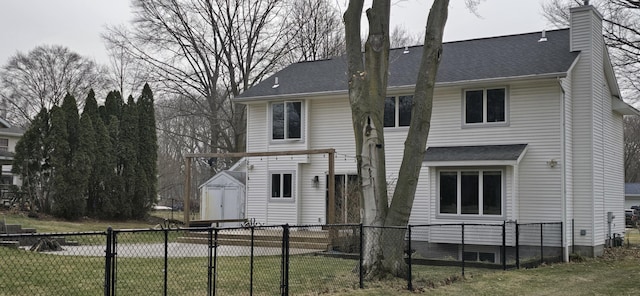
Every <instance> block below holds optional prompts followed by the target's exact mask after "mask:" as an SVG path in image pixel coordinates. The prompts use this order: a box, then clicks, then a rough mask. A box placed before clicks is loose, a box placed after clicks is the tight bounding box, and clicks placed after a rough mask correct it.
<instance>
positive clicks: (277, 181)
mask: <svg viewBox="0 0 640 296" xmlns="http://www.w3.org/2000/svg"><path fill="white" fill-rule="evenodd" d="M271 198H273V199H291V198H293V173H272V174H271Z"/></svg>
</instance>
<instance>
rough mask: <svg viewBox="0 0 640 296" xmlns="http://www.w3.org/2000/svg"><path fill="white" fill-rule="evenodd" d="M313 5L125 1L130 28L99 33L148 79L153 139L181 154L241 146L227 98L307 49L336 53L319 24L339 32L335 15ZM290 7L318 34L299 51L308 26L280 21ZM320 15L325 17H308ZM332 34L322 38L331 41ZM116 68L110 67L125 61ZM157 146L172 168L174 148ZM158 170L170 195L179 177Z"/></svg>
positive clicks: (237, 116) (240, 120) (241, 132)
mask: <svg viewBox="0 0 640 296" xmlns="http://www.w3.org/2000/svg"><path fill="white" fill-rule="evenodd" d="M317 2H318V1H306V2H304V4H305V5H316V4H317ZM320 2H323V4H322V5H319V4H318V5H316V6H314V7H313V9H311V8H309V9H311V10H309V9H306V8H301V7H300V6H301V5H300V2H299V1H297V0H260V1H253V0H226V1H213V0H133V7H134V13H135V16H136V18H135V21H134V23H133V25H132V27H131V28H128V29H127V28H121V27H120V28H109V29H108V32H107V33H105V34H104V35H103V37H104V40H105V42H106V43H107V45H108V46H110V48H112V49H114V51H113V52H114V53H115V54H114V56H115V57H120V55H123V56H127V57H132V58H133V59H134V64H132V65H135V66H134V67H132V68H129V70H127V71H131V70H132V69H133V68H136V69H141V68H142V69H143V70H142V71H140V72H142V73H145V74H146V75H147V76H146V77H145V79H146V80H147V81H149V82H150V83H152V84H154V89H155V90H156V92H155V94H156V98H157V99H156V105H157V109H156V110H157V111H158V116H157V119H158V123H159V124H158V128H159V134H158V137H159V141H160V142H161V143H162V142H166V143H180V144H181V145H180V146H176V147H183V148H184V147H186V148H184V149H185V150H186V151H184V152H183V153H187V152H193V153H196V152H227V151H231V152H234V151H244V149H245V128H246V123H245V117H246V115H245V108H244V106H243V105H237V104H234V103H232V102H231V98H233V97H235V96H237V95H239V94H240V93H242V92H243V91H244V90H246V89H248V88H249V87H251V86H253V85H254V84H256V83H257V82H259V81H261V80H262V79H264V78H265V77H266V75H269V74H271V73H273V72H275V71H277V70H278V69H279V68H280V67H282V66H284V65H286V64H288V63H289V62H291V61H293V60H299V59H302V57H303V56H307V57H312V58H313V57H314V56H313V54H312V53H311V52H310V50H311V47H314V49H313V50H316V49H315V47H316V46H317V47H318V48H321V47H322V46H326V49H322V50H321V51H319V52H316V53H315V54H316V56H315V57H319V58H323V57H325V55H330V54H333V51H334V50H336V49H335V48H331V47H330V45H335V44H333V43H332V42H329V41H327V40H331V39H328V37H326V36H323V35H325V34H329V33H328V31H327V30H326V28H327V27H331V26H334V27H335V28H334V29H336V30H337V32H340V28H341V26H340V25H339V24H335V20H333V19H332V17H335V16H333V15H331V13H333V14H335V12H334V11H333V10H331V9H330V7H328V6H327V5H326V3H327V2H328V0H324V1H320ZM298 8H300V9H301V11H303V12H309V13H312V14H311V15H307V16H308V17H312V18H314V19H318V26H317V29H318V30H320V31H321V32H319V34H318V36H317V38H315V39H314V40H313V41H314V42H316V43H312V44H308V43H305V45H306V46H307V47H305V48H304V49H303V48H301V46H299V45H295V46H294V45H292V44H295V42H292V40H293V39H295V38H296V36H299V34H302V33H304V32H307V31H306V30H310V29H309V28H310V27H308V26H307V27H305V28H300V27H299V26H295V25H292V23H291V22H289V18H288V17H289V16H290V15H292V14H293V12H292V11H296V9H298ZM323 13H327V14H328V15H325V16H324V18H321V17H315V16H313V15H315V14H323ZM296 33H298V35H296ZM332 34H333V35H332V36H333V37H330V38H337V37H336V36H335V32H333V33H332ZM328 43H331V44H328ZM338 43H339V42H338ZM292 56H294V58H292ZM119 65H120V67H117V68H116V69H120V70H123V69H124V67H125V66H126V65H124V63H122V62H119ZM124 70H126V69H124ZM117 72H118V73H119V74H118V75H116V77H120V78H118V79H116V80H119V81H123V80H122V79H121V78H122V77H124V76H126V75H125V74H123V71H117ZM165 123H166V124H165ZM169 123H170V124H169ZM165 147H166V146H165V145H160V148H161V149H160V151H159V157H160V159H159V161H161V162H162V163H165V164H166V163H175V164H176V165H175V166H174V168H175V167H180V166H179V165H178V163H182V161H183V158H182V156H183V155H182V153H180V152H178V151H174V150H175V148H176V147H174V148H166V149H165ZM229 162H230V160H220V161H218V162H217V163H216V166H214V167H213V169H211V167H209V165H208V164H207V163H206V162H203V163H202V164H201V166H196V170H198V172H202V173H203V174H204V173H208V174H209V175H210V174H213V173H215V172H216V170H217V169H223V168H225V167H226V166H227V165H228V163H229ZM178 171H179V170H173V172H175V173H177V172H178ZM162 173H163V172H161V174H162ZM164 173H165V176H166V178H163V177H162V176H161V177H160V178H161V180H160V182H159V183H160V188H164V189H166V190H167V191H166V192H167V195H168V196H170V195H173V194H170V193H169V192H170V191H171V190H175V189H176V188H175V187H174V186H173V185H170V183H171V182H170V181H171V180H176V179H181V178H179V177H178V176H176V175H174V176H172V177H169V174H170V172H169V171H166V172H164ZM163 180H164V182H166V183H163ZM168 186H169V187H168ZM169 188H172V189H169ZM178 192H181V190H179V191H178ZM193 192H195V190H194V191H193Z"/></svg>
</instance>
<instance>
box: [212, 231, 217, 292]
mask: <svg viewBox="0 0 640 296" xmlns="http://www.w3.org/2000/svg"><path fill="white" fill-rule="evenodd" d="M217 281H218V228H215V229H214V230H213V295H214V296H215V295H216V284H217Z"/></svg>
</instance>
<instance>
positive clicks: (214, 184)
mask: <svg viewBox="0 0 640 296" xmlns="http://www.w3.org/2000/svg"><path fill="white" fill-rule="evenodd" d="M245 178H246V173H244V172H234V171H222V172H219V173H217V174H216V175H215V176H213V177H212V178H211V179H209V180H207V181H206V182H204V183H203V184H202V185H200V187H199V189H200V219H202V220H229V219H243V218H244V208H245V183H246V181H245ZM238 225H239V223H221V224H220V226H238Z"/></svg>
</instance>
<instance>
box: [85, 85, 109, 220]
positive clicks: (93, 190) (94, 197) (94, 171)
mask: <svg viewBox="0 0 640 296" xmlns="http://www.w3.org/2000/svg"><path fill="white" fill-rule="evenodd" d="M87 121H88V122H89V123H87ZM99 122H102V118H100V115H99V114H98V102H97V101H96V98H95V93H94V92H93V90H89V94H88V95H87V98H86V100H85V104H84V109H83V110H82V116H81V118H80V128H81V129H82V128H85V130H84V132H85V133H86V132H88V131H87V129H88V128H87V127H86V125H87V124H91V127H92V128H91V129H90V132H91V135H88V137H89V138H91V139H92V140H93V141H94V142H92V143H85V145H87V144H89V145H90V146H91V147H90V148H91V150H92V151H90V152H89V155H88V156H89V157H91V159H90V161H91V164H90V173H89V178H88V180H87V189H86V192H85V194H86V197H87V214H88V215H89V216H92V217H96V216H98V215H97V214H98V212H99V211H100V209H99V208H98V195H99V194H100V193H101V191H103V190H102V189H100V188H99V184H100V182H101V181H102V179H103V178H104V176H101V175H100V174H99V172H98V170H99V169H100V168H99V167H98V166H97V165H96V162H97V161H100V160H101V159H102V158H103V157H104V156H103V155H101V153H99V152H98V149H99V148H100V145H99V144H98V143H97V142H98V132H97V126H98V125H99ZM103 127H104V125H103ZM84 140H85V137H83V136H81V138H80V141H81V142H82V141H84Z"/></svg>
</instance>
